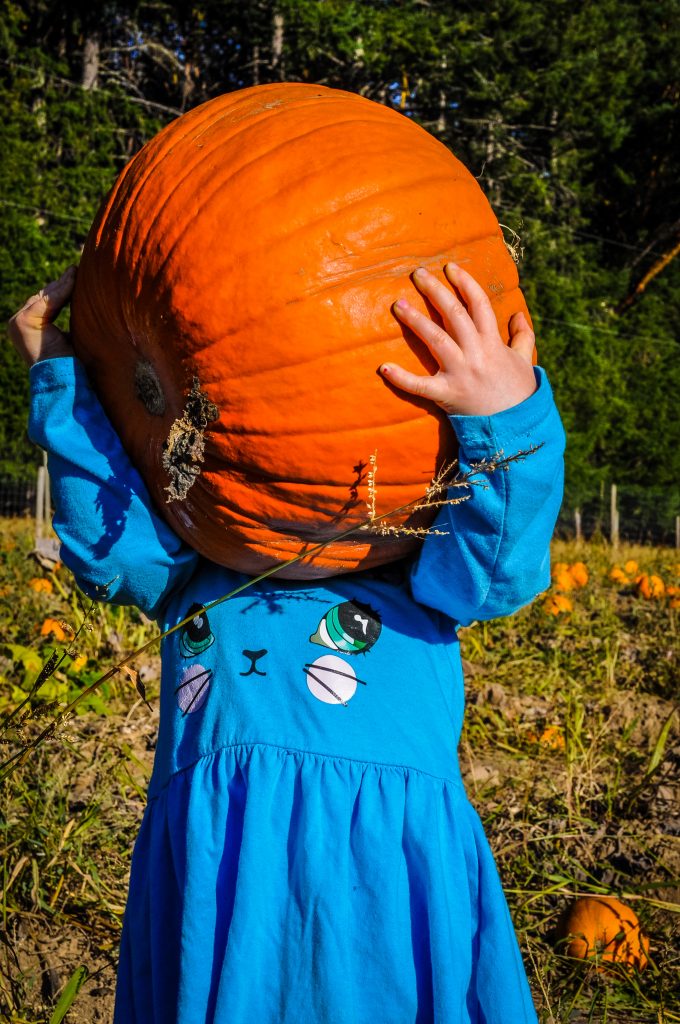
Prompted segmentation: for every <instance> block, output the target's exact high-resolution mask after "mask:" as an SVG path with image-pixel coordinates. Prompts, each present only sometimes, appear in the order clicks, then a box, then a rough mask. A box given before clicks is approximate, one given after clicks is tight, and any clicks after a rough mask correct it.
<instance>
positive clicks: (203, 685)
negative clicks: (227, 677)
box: [182, 672, 212, 718]
mask: <svg viewBox="0 0 680 1024" xmlns="http://www.w3.org/2000/svg"><path fill="white" fill-rule="evenodd" d="M206 675H207V678H206V679H205V680H204V681H203V682H202V683H201V685H200V686H199V688H198V689H197V690H196V693H195V694H194V695H193V697H192V698H191V700H190V701H189V703H188V704H187V706H186V707H185V709H184V711H183V712H182V718H185V717H186V716H187V715H188V714H189V712H190V711H191V709H192V707H193V706H194V704H195V703H196V701H197V700H198V698H199V697H200V696H201V694H202V693H203V691H204V690H205V688H206V686H208V685H209V684H210V680H211V679H212V672H208V673H206ZM194 678H197V677H194Z"/></svg>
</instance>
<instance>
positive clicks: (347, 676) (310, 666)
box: [303, 662, 368, 686]
mask: <svg viewBox="0 0 680 1024" xmlns="http://www.w3.org/2000/svg"><path fill="white" fill-rule="evenodd" d="M303 668H304V670H305V672H309V673H310V675H311V671H310V670H311V669H313V668H316V669H319V668H320V669H323V671H324V672H331V673H332V674H333V675H336V676H342V678H343V679H351V680H352V682H356V683H361V685H362V686H368V683H367V682H366V680H365V679H359V677H358V676H355V675H354V673H353V672H341V671H340V669H338V668H331V666H330V665H319V664H318V663H317V662H310V663H309V664H308V665H304V666H303Z"/></svg>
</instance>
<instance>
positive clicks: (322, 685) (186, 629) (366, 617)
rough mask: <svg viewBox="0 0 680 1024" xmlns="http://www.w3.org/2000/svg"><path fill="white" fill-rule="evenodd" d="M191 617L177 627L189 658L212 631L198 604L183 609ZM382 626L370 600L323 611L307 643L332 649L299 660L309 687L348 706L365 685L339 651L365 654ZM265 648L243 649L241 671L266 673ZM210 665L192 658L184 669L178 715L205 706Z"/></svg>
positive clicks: (204, 646) (324, 698)
mask: <svg viewBox="0 0 680 1024" xmlns="http://www.w3.org/2000/svg"><path fill="white" fill-rule="evenodd" d="M187 616H192V618H191V619H190V621H189V622H188V623H187V624H186V625H185V626H183V627H182V629H181V630H180V632H179V651H180V654H181V656H182V657H183V658H186V659H187V660H189V659H194V658H197V657H199V656H200V655H204V654H205V652H206V651H207V650H208V649H209V648H210V647H212V645H213V644H214V642H215V635H214V633H213V631H212V629H211V626H210V621H209V618H208V613H207V612H206V611H205V609H204V608H203V606H202V605H200V604H192V605H191V606H190V608H189V610H188V612H187ZM381 630H382V621H381V618H380V614H379V613H378V612H377V611H375V610H374V609H373V608H371V606H370V605H368V604H365V603H364V602H363V601H358V600H356V599H354V600H352V601H343V602H341V603H340V604H336V605H333V606H332V607H331V608H330V609H329V610H328V611H327V612H325V613H324V615H323V616H322V618H321V620H320V622H319V624H318V626H317V629H316V632H314V633H313V634H312V635H311V636H310V637H309V641H310V643H312V644H317V645H319V646H321V647H326V648H328V649H329V650H331V651H335V652H338V653H337V654H323V655H321V656H320V657H318V658H316V659H315V660H314V661H312V662H308V663H306V664H305V665H303V669H304V672H305V676H306V681H307V689H308V692H309V693H310V694H311V695H312V696H314V697H316V699H317V700H320V701H322V702H323V703H325V704H340V705H342V706H344V707H347V705H348V703H349V701H350V700H351V698H352V697H353V696H354V694H355V693H356V690H357V686H358V685H362V686H366V685H367V682H366V680H365V679H361V678H360V677H359V676H358V675H357V673H356V672H355V670H354V667H353V666H352V665H351V664H350V663H349V662H348V661H347V660H345V659H344V658H341V657H339V654H346V655H347V654H348V655H357V654H366V653H368V652H369V651H370V650H371V648H372V647H373V646H374V645H375V644H376V643H377V641H378V638H379V637H380V633H381ZM268 653H269V652H268V650H267V648H264V647H263V648H261V649H259V650H249V649H244V650H243V651H242V655H243V656H244V657H245V658H246V662H247V668H246V670H245V671H241V672H239V675H240V676H252V675H255V676H266V675H267V672H266V670H264V669H263V668H262V667H261V662H262V660H263V659H264V657H265V655H267V654H268ZM213 675H214V673H213V670H212V669H211V668H206V667H205V666H204V665H202V664H200V663H198V662H194V663H193V664H190V665H188V666H187V668H185V669H184V671H183V672H182V674H181V675H180V678H179V683H178V685H177V687H176V689H175V697H176V700H177V705H178V707H179V709H180V711H181V712H182V715H188V714H191V713H193V712H196V711H200V709H201V708H202V707H203V706H204V705H205V702H206V700H207V698H208V694H209V690H210V685H211V683H212V680H213Z"/></svg>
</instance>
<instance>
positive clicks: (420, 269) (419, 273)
mask: <svg viewBox="0 0 680 1024" xmlns="http://www.w3.org/2000/svg"><path fill="white" fill-rule="evenodd" d="M425 273H426V270H425V267H418V268H417V269H416V270H414V271H413V276H414V277H422V276H423V274H425Z"/></svg>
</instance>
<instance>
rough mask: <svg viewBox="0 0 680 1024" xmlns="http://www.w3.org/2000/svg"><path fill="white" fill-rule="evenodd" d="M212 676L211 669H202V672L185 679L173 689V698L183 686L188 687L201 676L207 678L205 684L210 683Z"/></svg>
mask: <svg viewBox="0 0 680 1024" xmlns="http://www.w3.org/2000/svg"><path fill="white" fill-rule="evenodd" d="M212 675H213V671H212V669H211V668H204V669H203V671H202V672H196V674H195V675H193V676H189V678H188V679H185V680H184V682H183V683H180V684H179V686H177V687H175V696H177V694H178V693H179V691H180V690H183V689H184V687H185V686H188V685H189V684H190V683H195V682H196V680H197V679H200V678H201V677H202V676H208V679H207V680H206V682H208V683H209V682H210V678H211V677H212Z"/></svg>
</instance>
